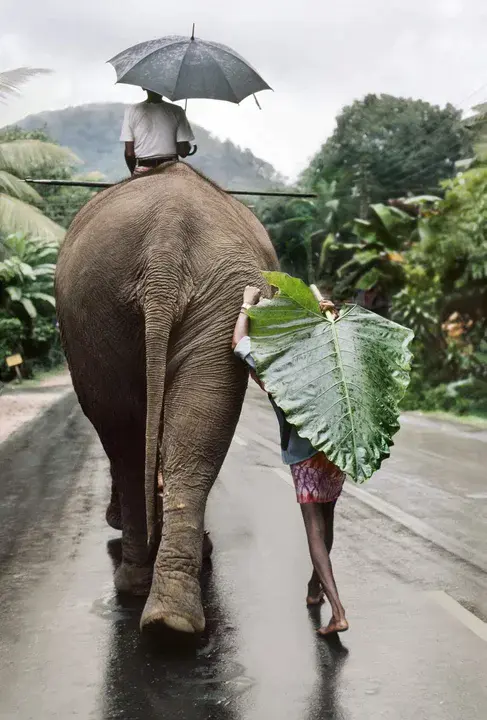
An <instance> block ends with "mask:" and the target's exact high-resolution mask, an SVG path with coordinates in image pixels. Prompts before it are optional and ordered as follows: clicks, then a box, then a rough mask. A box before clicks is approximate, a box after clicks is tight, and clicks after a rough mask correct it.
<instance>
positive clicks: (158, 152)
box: [120, 100, 194, 158]
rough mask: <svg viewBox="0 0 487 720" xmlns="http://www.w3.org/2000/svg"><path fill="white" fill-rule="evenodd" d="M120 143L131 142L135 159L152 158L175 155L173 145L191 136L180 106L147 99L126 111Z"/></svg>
mask: <svg viewBox="0 0 487 720" xmlns="http://www.w3.org/2000/svg"><path fill="white" fill-rule="evenodd" d="M120 140H121V141H122V142H133V143H134V149H135V157H137V158H152V157H164V156H166V155H176V143H180V142H191V141H192V140H194V135H193V131H192V130H191V126H190V124H189V122H188V118H187V117H186V113H185V112H184V110H183V108H182V107H180V106H179V105H174V104H173V103H168V102H165V101H162V102H160V103H150V102H148V101H147V100H146V101H145V102H141V103H138V104H137V105H131V106H130V107H128V108H127V109H126V111H125V117H124V119H123V125H122V134H121V135H120Z"/></svg>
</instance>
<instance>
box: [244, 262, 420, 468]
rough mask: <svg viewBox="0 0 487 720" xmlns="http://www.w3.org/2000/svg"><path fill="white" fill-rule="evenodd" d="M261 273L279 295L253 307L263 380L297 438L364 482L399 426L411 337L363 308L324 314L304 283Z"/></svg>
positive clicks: (254, 342)
mask: <svg viewBox="0 0 487 720" xmlns="http://www.w3.org/2000/svg"><path fill="white" fill-rule="evenodd" d="M264 276H265V277H266V279H267V281H268V282H269V284H271V285H273V286H274V287H277V288H278V293H277V295H275V296H274V297H273V299H272V300H265V301H262V302H261V303H259V305H258V306H255V307H251V308H250V309H249V310H248V314H249V316H250V318H251V324H250V337H251V343H252V355H253V357H254V358H255V362H256V365H257V369H258V374H259V377H261V378H262V380H263V382H264V384H265V387H266V389H267V390H268V391H269V392H270V393H271V394H272V397H273V398H274V400H275V401H276V403H277V404H278V405H279V407H281V408H282V410H283V411H284V412H285V413H286V417H287V419H288V420H289V422H290V423H291V424H292V425H295V426H296V428H297V430H298V432H299V434H300V435H301V436H302V437H305V438H308V439H309V441H310V442H311V444H312V445H313V447H314V448H316V449H317V450H322V451H323V452H324V453H325V454H326V456H327V457H328V458H329V459H330V460H331V461H332V462H333V463H335V465H337V466H338V467H339V468H341V470H343V471H344V472H346V473H347V474H348V475H349V476H350V477H351V478H352V479H353V480H355V481H356V482H364V481H365V480H367V479H368V478H369V477H370V476H371V475H372V473H373V472H375V470H377V469H378V468H379V467H380V465H381V463H382V461H383V460H384V458H386V457H389V448H390V446H391V445H392V437H393V435H394V434H395V433H396V432H397V430H398V429H399V410H398V401H399V400H400V399H401V398H402V396H403V395H404V391H405V389H406V387H407V384H408V382H409V370H410V360H411V353H410V351H409V349H408V346H409V344H410V342H411V339H412V333H411V331H410V330H407V329H406V328H404V327H401V326H400V325H397V324H396V323H394V322H391V321H390V320H386V319H385V318H381V317H380V316H379V315H376V314H375V313H371V312H369V311H368V310H364V309H363V308H361V307H359V306H358V305H345V306H343V307H342V309H341V311H340V313H339V315H338V317H337V318H334V317H333V316H332V314H331V313H326V315H323V314H322V313H321V312H320V307H319V304H318V301H317V300H316V298H315V297H314V295H313V293H312V292H311V290H310V288H308V287H307V285H305V284H304V283H303V282H302V281H301V280H298V279H297V278H292V277H290V276H289V275H286V274H285V273H278V272H271V273H268V272H266V273H264ZM296 378H299V379H298V381H296Z"/></svg>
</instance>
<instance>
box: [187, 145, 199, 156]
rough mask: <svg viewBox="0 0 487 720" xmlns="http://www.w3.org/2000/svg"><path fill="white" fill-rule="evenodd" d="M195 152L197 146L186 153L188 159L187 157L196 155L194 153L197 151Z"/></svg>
mask: <svg viewBox="0 0 487 720" xmlns="http://www.w3.org/2000/svg"><path fill="white" fill-rule="evenodd" d="M197 150H198V146H197V145H193V149H192V150H191V151H190V152H189V153H188V157H189V156H190V155H196V151H197Z"/></svg>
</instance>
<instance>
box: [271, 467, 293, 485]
mask: <svg viewBox="0 0 487 720" xmlns="http://www.w3.org/2000/svg"><path fill="white" fill-rule="evenodd" d="M272 471H273V472H275V473H276V475H279V477H280V478H281V480H284V482H285V483H287V484H288V485H290V486H291V487H292V488H293V487H294V483H293V481H292V478H291V476H290V474H289V471H286V470H282V469H281V468H272Z"/></svg>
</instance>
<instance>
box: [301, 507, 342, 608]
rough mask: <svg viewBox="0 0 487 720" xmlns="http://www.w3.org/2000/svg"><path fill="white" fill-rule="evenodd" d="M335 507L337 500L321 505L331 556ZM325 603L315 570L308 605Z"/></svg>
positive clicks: (310, 582)
mask: <svg viewBox="0 0 487 720" xmlns="http://www.w3.org/2000/svg"><path fill="white" fill-rule="evenodd" d="M335 505H336V500H333V502H329V503H320V504H319V507H320V508H321V511H322V513H323V519H324V521H325V545H326V549H327V550H328V555H330V553H331V550H332V547H333V535H334V522H335ZM324 601H325V593H324V591H323V588H322V587H321V581H320V578H319V575H318V573H317V572H316V570H315V569H314V568H313V573H312V575H311V579H310V581H309V583H308V594H307V596H306V605H308V607H309V606H313V605H321V603H323V602H324Z"/></svg>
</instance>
